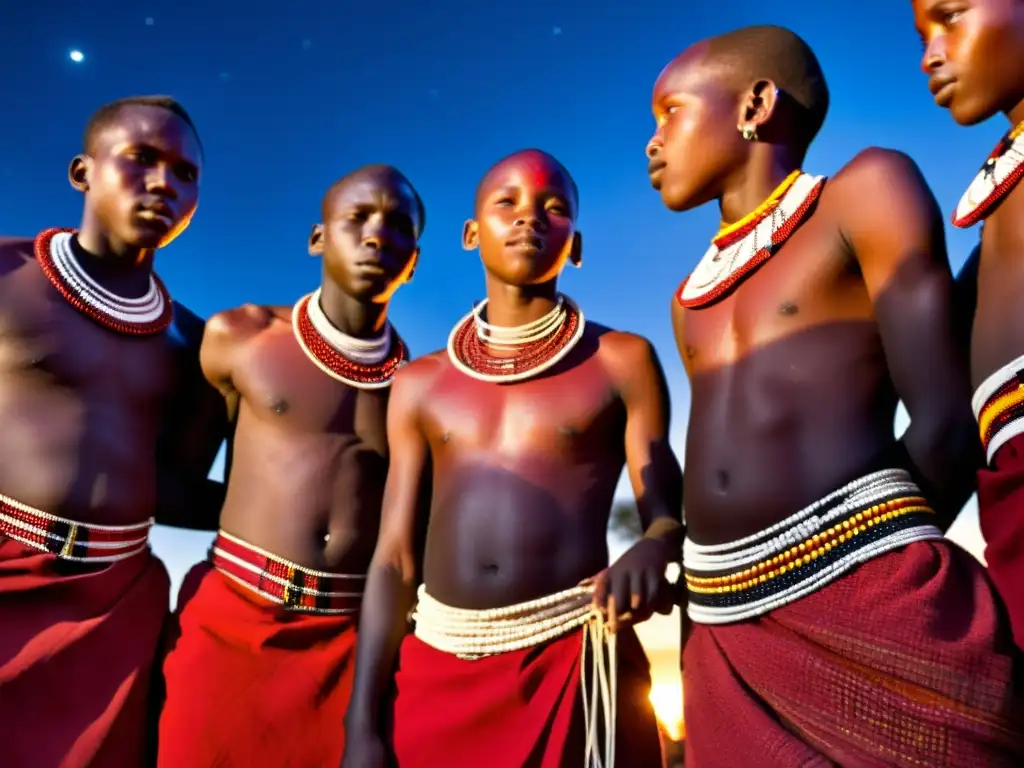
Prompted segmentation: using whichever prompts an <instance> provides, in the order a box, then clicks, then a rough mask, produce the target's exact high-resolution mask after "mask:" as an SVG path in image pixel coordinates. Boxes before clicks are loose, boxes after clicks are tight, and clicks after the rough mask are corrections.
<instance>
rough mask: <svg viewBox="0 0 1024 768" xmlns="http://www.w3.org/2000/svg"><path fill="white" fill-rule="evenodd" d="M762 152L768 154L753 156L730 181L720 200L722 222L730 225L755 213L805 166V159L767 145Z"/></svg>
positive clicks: (762, 148)
mask: <svg viewBox="0 0 1024 768" xmlns="http://www.w3.org/2000/svg"><path fill="white" fill-rule="evenodd" d="M758 149H761V150H764V151H757V150H755V151H753V152H751V154H750V159H749V160H748V161H747V163H746V164H745V165H744V166H743V167H742V168H740V169H739V170H738V171H737V172H736V173H734V174H733V175H732V176H731V177H730V178H729V179H728V181H727V182H726V185H725V191H724V192H723V193H722V196H721V197H719V199H718V207H719V209H720V211H721V214H722V221H723V222H725V223H727V224H731V223H733V222H736V221H739V220H740V219H742V218H743V217H744V216H746V215H747V214H748V213H750V212H751V211H753V210H755V209H756V208H757V207H758V206H759V205H761V203H763V202H764V201H765V200H767V199H768V198H769V197H770V196H771V194H772V192H774V191H775V190H776V189H777V188H778V186H779V185H780V184H781V183H782V182H783V181H785V180H786V177H787V176H789V175H790V174H791V173H792V172H793V171H795V170H797V169H798V168H800V165H801V164H802V163H803V158H802V157H796V156H795V155H794V154H793V153H792V152H788V151H785V150H782V151H780V150H775V149H773V148H772V147H771V146H770V145H767V144H766V145H764V146H763V147H758Z"/></svg>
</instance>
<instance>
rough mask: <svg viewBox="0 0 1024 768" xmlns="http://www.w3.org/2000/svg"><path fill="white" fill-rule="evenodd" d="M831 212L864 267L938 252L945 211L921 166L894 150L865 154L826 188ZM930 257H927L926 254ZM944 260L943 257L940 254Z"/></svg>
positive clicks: (873, 150)
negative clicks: (867, 263) (936, 243)
mask: <svg viewBox="0 0 1024 768" xmlns="http://www.w3.org/2000/svg"><path fill="white" fill-rule="evenodd" d="M826 193H828V194H829V195H830V197H829V198H828V199H829V203H828V204H829V207H830V209H831V210H832V211H833V212H834V213H833V215H834V216H835V219H836V221H837V223H838V226H839V228H840V231H841V233H842V235H843V237H844V239H845V241H846V242H847V243H848V244H849V245H850V246H851V248H852V251H853V253H854V255H855V256H856V257H857V259H858V260H859V261H860V262H861V263H862V266H863V262H864V260H865V258H867V259H873V260H877V259H882V260H883V261H889V260H891V259H897V260H902V259H903V258H904V257H906V256H911V255H914V253H916V252H918V251H921V250H922V249H926V250H928V249H931V250H933V245H934V242H933V241H935V239H936V238H937V237H938V238H939V239H941V234H942V232H943V226H942V211H941V209H940V208H939V204H938V201H937V200H936V199H935V196H934V195H933V194H932V191H931V189H929V187H928V183H927V182H926V181H925V179H924V175H923V174H922V173H921V170H920V168H918V166H917V163H915V162H914V161H913V159H911V158H910V156H909V155H907V154H905V153H903V152H899V151H896V150H892V149H882V148H879V147H871V148H869V149H866V150H864V151H863V152H860V153H859V154H858V155H857V156H856V157H854V158H853V160H851V161H850V162H849V163H847V164H846V166H845V167H844V168H843V169H842V170H841V171H840V172H839V173H837V174H836V176H835V178H834V179H833V181H832V182H831V183H830V184H829V185H828V186H826ZM924 255H927V254H924ZM940 255H942V256H944V254H940Z"/></svg>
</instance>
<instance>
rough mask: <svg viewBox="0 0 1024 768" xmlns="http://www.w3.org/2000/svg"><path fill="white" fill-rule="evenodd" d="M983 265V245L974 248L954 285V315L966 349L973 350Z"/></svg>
mask: <svg viewBox="0 0 1024 768" xmlns="http://www.w3.org/2000/svg"><path fill="white" fill-rule="evenodd" d="M980 264H981V243H978V245H976V246H974V250H972V251H971V255H970V256H968V257H967V261H965V262H964V264H963V266H962V267H960V272H958V273H957V276H956V280H955V281H954V283H953V315H954V318H955V324H956V329H957V332H958V333H959V337H958V341H959V343H960V345H961V346H962V347H963V348H964V349H970V348H971V333H972V332H973V330H974V312H975V310H976V309H977V307H978V267H979V265H980Z"/></svg>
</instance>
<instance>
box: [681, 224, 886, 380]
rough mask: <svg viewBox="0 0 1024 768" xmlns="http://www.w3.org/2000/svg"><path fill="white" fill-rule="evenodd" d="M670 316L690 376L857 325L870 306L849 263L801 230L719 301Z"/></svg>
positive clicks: (852, 265) (860, 283)
mask: <svg viewBox="0 0 1024 768" xmlns="http://www.w3.org/2000/svg"><path fill="white" fill-rule="evenodd" d="M809 235H810V236H809ZM673 311H674V312H677V313H682V316H683V324H682V325H683V333H682V338H681V339H678V341H679V342H680V343H679V348H680V351H681V353H682V355H683V361H684V363H685V365H686V367H687V370H688V371H689V372H690V373H691V376H692V375H694V374H696V373H698V372H700V371H702V370H709V369H717V368H719V367H721V366H722V365H728V364H731V363H734V362H736V361H737V360H739V359H741V358H743V357H745V356H747V355H750V354H752V353H754V352H755V351H759V350H766V349H768V348H770V347H772V346H773V345H775V344H777V343H779V342H781V341H782V340H784V339H788V338H790V337H792V336H794V335H796V334H800V333H802V332H805V331H808V330H810V329H817V328H820V327H821V326H823V325H827V324H832V323H843V322H844V321H850V320H861V321H862V320H863V318H864V317H865V316H870V315H871V305H870V301H869V299H868V296H867V292H866V290H865V289H864V286H863V281H862V280H861V278H860V275H859V274H858V272H857V269H856V264H855V262H854V261H853V259H852V258H851V257H849V256H848V255H847V254H846V253H845V252H842V251H841V250H839V249H837V248H835V247H834V246H830V244H829V242H828V241H825V244H824V245H823V244H822V238H821V237H817V238H815V237H813V233H804V231H803V230H801V231H800V232H798V233H797V234H796V235H794V236H793V238H792V239H791V240H790V241H789V242H787V244H786V245H785V246H784V247H783V248H782V249H781V250H780V251H779V252H778V253H777V254H775V255H774V256H773V257H772V258H770V259H769V260H768V261H767V262H765V263H764V264H762V265H761V266H760V267H758V268H757V269H755V270H754V271H753V272H752V273H751V274H750V275H749V276H748V277H747V278H746V279H745V280H743V282H741V283H740V284H739V285H738V286H737V287H736V288H735V289H734V290H732V291H731V292H730V293H728V294H727V295H726V296H725V298H723V299H721V300H719V301H717V302H713V303H711V304H708V305H705V306H702V307H696V308H686V309H683V308H681V307H679V306H676V307H674V308H673Z"/></svg>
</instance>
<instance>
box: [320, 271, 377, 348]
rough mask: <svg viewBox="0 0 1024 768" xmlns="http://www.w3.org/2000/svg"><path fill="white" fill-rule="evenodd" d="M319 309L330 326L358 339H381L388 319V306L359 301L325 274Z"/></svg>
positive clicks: (321, 287)
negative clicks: (379, 337) (378, 337)
mask: <svg viewBox="0 0 1024 768" xmlns="http://www.w3.org/2000/svg"><path fill="white" fill-rule="evenodd" d="M320 309H322V310H323V312H324V315H325V316H326V317H327V319H328V320H329V321H330V323H331V325H333V326H334V327H335V328H337V329H338V330H339V331H341V332H342V333H344V334H346V335H348V336H352V337H353V338H356V339H372V338H374V337H376V336H380V334H381V333H382V332H383V330H384V324H385V323H386V322H387V319H388V317H387V315H388V305H387V303H381V304H378V303H376V302H368V303H364V302H361V301H358V300H356V299H354V298H353V297H351V296H349V295H348V294H347V293H345V292H344V291H343V290H341V288H340V287H338V284H337V283H335V282H334V281H333V280H331V279H330V278H328V277H327V276H326V275H324V280H323V283H322V285H321V286H320Z"/></svg>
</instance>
